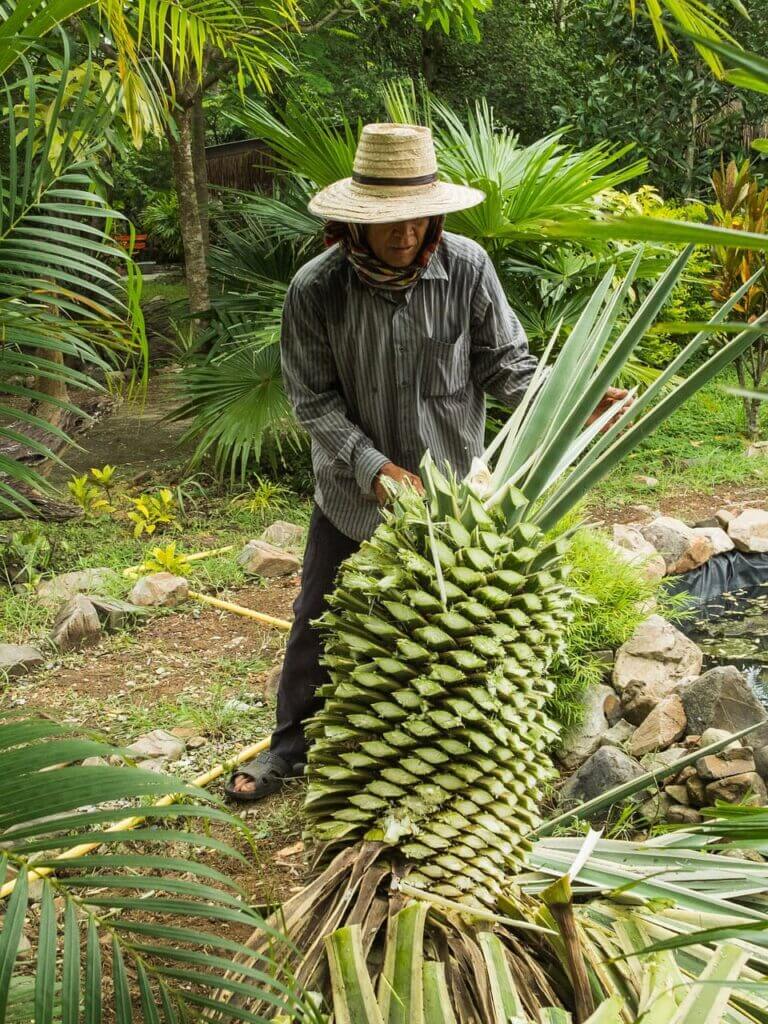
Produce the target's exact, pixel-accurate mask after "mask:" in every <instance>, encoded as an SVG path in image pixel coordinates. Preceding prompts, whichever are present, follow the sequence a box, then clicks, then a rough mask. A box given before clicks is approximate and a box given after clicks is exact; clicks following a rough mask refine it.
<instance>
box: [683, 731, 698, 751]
mask: <svg viewBox="0 0 768 1024" xmlns="http://www.w3.org/2000/svg"><path fill="white" fill-rule="evenodd" d="M700 744H701V736H696V735H695V734H694V733H691V734H690V735H689V736H686V737H685V739H684V740H683V746H684V747H685V749H686V750H688V751H691V750H694V749H695V748H696V747H698V746H700Z"/></svg>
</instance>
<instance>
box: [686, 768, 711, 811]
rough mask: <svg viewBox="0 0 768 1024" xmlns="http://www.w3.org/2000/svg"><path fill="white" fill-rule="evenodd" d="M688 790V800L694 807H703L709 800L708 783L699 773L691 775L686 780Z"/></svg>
mask: <svg viewBox="0 0 768 1024" xmlns="http://www.w3.org/2000/svg"><path fill="white" fill-rule="evenodd" d="M685 788H686V790H687V791H688V802H689V803H691V804H693V806H694V807H703V806H704V805H705V804H706V802H707V784H706V783H705V782H704V779H700V778H699V776H698V775H691V776H689V777H688V778H687V779H686V780H685Z"/></svg>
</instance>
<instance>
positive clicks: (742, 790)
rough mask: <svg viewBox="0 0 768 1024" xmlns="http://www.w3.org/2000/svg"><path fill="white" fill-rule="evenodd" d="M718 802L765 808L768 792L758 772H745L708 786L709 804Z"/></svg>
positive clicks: (718, 780)
mask: <svg viewBox="0 0 768 1024" xmlns="http://www.w3.org/2000/svg"><path fill="white" fill-rule="evenodd" d="M717 800H723V801H725V802H726V803H729V804H740V803H746V804H747V805H748V806H750V807H763V806H764V805H765V804H766V802H768V791H766V788H765V783H764V782H763V780H762V779H761V778H760V776H759V775H758V774H757V772H744V774H743V775H729V776H728V777H727V778H725V779H717V780H715V782H710V783H709V784H708V785H707V802H708V803H710V804H714V803H715V801H717Z"/></svg>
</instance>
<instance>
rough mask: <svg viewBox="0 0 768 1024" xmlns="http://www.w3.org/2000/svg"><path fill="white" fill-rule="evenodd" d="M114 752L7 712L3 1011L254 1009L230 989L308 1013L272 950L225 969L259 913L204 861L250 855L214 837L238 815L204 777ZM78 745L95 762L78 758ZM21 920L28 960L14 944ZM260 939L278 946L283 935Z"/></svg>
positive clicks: (0, 868) (4, 1016)
mask: <svg viewBox="0 0 768 1024" xmlns="http://www.w3.org/2000/svg"><path fill="white" fill-rule="evenodd" d="M118 753H119V752H118V751H116V750H115V749H114V748H112V747H110V746H108V745H106V744H105V743H103V742H100V741H99V740H97V739H92V738H90V737H86V736H82V735H78V734H77V733H75V732H73V731H72V730H71V729H68V728H66V727H64V726H59V725H56V724H55V723H53V722H50V721H44V720H34V719H25V718H21V717H17V718H13V717H8V716H7V717H6V718H5V719H4V720H3V722H2V723H0V808H1V809H0V839H1V840H2V854H1V855H0V896H1V897H2V898H3V899H4V900H5V901H6V903H5V913H4V915H3V916H2V923H1V924H0V1020H3V1021H8V1022H11V1021H16V1020H18V1021H22V1020H28V1019H31V1017H34V1020H35V1021H36V1022H39V1024H50V1022H51V1021H54V1020H61V1021H77V1020H79V1019H86V1020H89V1021H92V1022H94V1024H97V1022H100V1021H102V1020H116V1021H129V1020H132V1019H133V1020H136V1019H140V1020H143V1021H146V1022H147V1024H156V1022H158V1021H161V1020H162V1021H165V1022H168V1024H172V1022H177V1021H180V1020H186V1019H189V1018H190V1017H196V1016H198V1015H199V1014H200V1013H201V1012H203V1011H208V1012H210V1011H211V1010H216V1009H217V1008H221V1007H222V1006H224V1005H225V1004H226V1012H227V1015H228V1016H229V1017H230V1018H231V1019H234V1020H248V1019H249V1017H248V1015H247V1013H245V1012H240V1011H238V1010H237V1009H236V1008H235V1007H233V1006H231V1005H230V1004H229V1003H228V995H229V994H230V993H232V992H237V993H238V994H240V995H245V996H248V997H249V998H251V999H258V1000H260V1001H264V1002H265V1003H266V1004H267V1005H269V1006H270V1007H271V1008H272V1011H273V1012H277V1013H280V1012H284V1013H288V1014H290V1015H291V1019H297V1018H299V1017H301V1015H302V1012H303V1011H302V1007H303V1001H302V999H301V997H300V995H299V994H298V992H297V990H296V989H295V988H294V987H293V984H292V980H291V978H290V976H289V975H287V974H286V973H285V972H281V971H280V969H279V968H278V967H277V966H276V964H275V962H274V960H273V959H272V958H270V957H266V958H265V959H264V960H263V961H262V962H261V963H260V964H259V966H258V967H254V968H252V969H248V970H246V971H244V972H242V973H243V980H242V982H240V983H239V984H237V985H233V986H231V987H229V986H228V985H227V983H226V980H225V973H226V970H227V969H228V968H230V967H231V966H232V963H233V961H234V960H235V959H236V958H237V957H238V956H239V955H240V956H242V955H247V954H248V952H249V951H248V949H247V948H246V947H245V946H244V945H243V944H242V943H240V942H239V941H238V940H237V939H236V938H233V937H232V933H233V932H234V931H235V930H236V929H237V928H243V927H245V928H254V927H256V928H263V927H264V925H263V923H262V922H261V919H260V918H259V916H258V914H256V913H255V912H254V911H253V910H252V909H251V908H250V906H249V905H248V901H247V899H246V898H245V894H244V893H243V891H242V890H241V889H240V888H239V886H238V885H237V884H236V883H235V882H234V881H233V880H232V878H231V877H230V875H228V874H227V873H225V872H224V871H222V870H219V869H217V868H215V867H213V866H212V865H211V864H210V863H206V862H205V859H204V858H205V856H208V857H212V856H215V858H216V859H217V861H219V862H220V863H222V864H223V865H234V864H238V863H239V864H240V865H243V864H246V863H247V861H246V859H245V858H244V857H243V855H242V854H241V853H239V852H237V851H236V850H235V849H234V848H233V846H232V845H230V843H229V842H228V841H226V840H222V839H219V838H217V833H221V831H222V829H226V830H227V831H229V832H230V834H232V833H233V832H234V831H235V830H237V831H242V829H241V826H240V823H239V822H238V821H237V819H234V818H232V817H231V816H230V815H229V814H228V813H227V812H226V811H224V810H223V809H222V808H221V807H220V806H217V801H216V800H214V799H212V798H211V797H210V796H209V794H208V793H206V792H205V791H204V790H201V789H198V788H196V787H194V786H191V785H184V784H183V783H181V782H179V780H178V779H175V778H172V777H170V776H164V775H158V774H157V773H154V772H149V771H145V770H143V769H140V768H133V767H128V766H121V767H112V766H110V765H109V764H108V763H107V761H106V759H107V758H109V757H113V756H115V755H117V754H118ZM85 758H94V759H96V763H95V764H94V765H92V766H88V767H85V766H83V765H77V764H73V763H72V762H77V761H81V760H82V759H85ZM177 798H178V799H181V800H182V801H183V804H182V805H181V806H170V805H171V804H173V801H174V800H175V799H177ZM41 808H44V810H45V816H44V817H41V816H40V814H41ZM139 808H140V809H139ZM137 810H139V813H140V817H136V816H135V815H136V812H137ZM164 819H165V820H164ZM27 931H29V932H30V933H31V935H32V944H33V945H32V948H33V950H34V955H33V957H32V960H31V962H29V961H27V960H25V959H23V958H20V957H19V955H18V954H19V950H20V949H21V948H22V946H23V945H24V940H25V933H26V932H27ZM269 937H270V941H271V942H272V943H273V944H274V946H275V948H276V949H279V948H280V947H281V944H282V942H283V940H282V939H281V937H280V935H279V933H278V932H274V931H269Z"/></svg>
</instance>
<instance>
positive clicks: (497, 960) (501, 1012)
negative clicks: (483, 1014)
mask: <svg viewBox="0 0 768 1024" xmlns="http://www.w3.org/2000/svg"><path fill="white" fill-rule="evenodd" d="M477 938H478V942H479V943H480V949H481V950H482V951H483V957H484V958H485V966H486V970H487V971H488V979H489V981H490V986H491V1003H492V1005H493V1013H494V1024H506V1022H507V1021H508V1020H509V1019H510V1018H512V1017H522V1016H523V1013H524V1009H523V1004H522V1003H521V1002H520V997H519V996H518V994H517V989H516V988H515V983H514V981H513V980H512V972H511V971H510V969H509V964H508V963H507V954H506V952H505V950H504V946H503V945H502V944H501V941H500V940H499V937H498V936H497V935H494V934H493V932H480V934H479V935H478V937H477Z"/></svg>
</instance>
